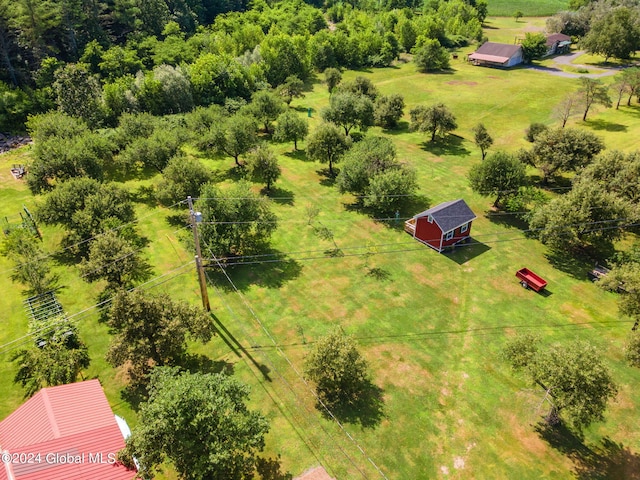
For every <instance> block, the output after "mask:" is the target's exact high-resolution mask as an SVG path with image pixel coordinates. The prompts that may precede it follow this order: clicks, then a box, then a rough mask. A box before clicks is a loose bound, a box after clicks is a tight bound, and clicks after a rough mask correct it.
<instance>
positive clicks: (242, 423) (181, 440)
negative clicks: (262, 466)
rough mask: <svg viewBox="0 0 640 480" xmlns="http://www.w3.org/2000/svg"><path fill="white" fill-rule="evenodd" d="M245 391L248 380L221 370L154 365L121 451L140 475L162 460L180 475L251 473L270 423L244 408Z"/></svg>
mask: <svg viewBox="0 0 640 480" xmlns="http://www.w3.org/2000/svg"><path fill="white" fill-rule="evenodd" d="M248 397H249V388H248V387H247V386H245V385H243V384H242V383H240V382H239V381H238V380H236V379H234V378H232V377H229V376H226V375H224V374H220V373H219V374H210V373H209V374H205V373H186V372H182V373H179V372H178V371H177V369H170V368H166V367H165V368H156V369H154V371H153V372H152V374H151V379H150V384H149V400H148V401H147V402H145V403H143V404H142V408H141V411H140V419H139V421H138V424H137V425H136V426H135V428H134V429H133V431H132V434H131V436H130V437H129V438H128V439H127V445H126V449H125V450H124V455H123V457H124V459H128V462H127V463H129V462H130V463H131V464H133V461H132V458H134V457H135V458H136V459H137V460H138V461H139V464H140V471H139V474H140V475H141V477H142V478H143V479H151V478H154V475H155V473H156V471H157V470H158V467H159V466H160V465H161V464H162V463H163V462H165V461H169V462H171V464H172V465H174V467H175V469H176V471H177V472H178V475H179V476H180V478H183V479H185V480H202V479H206V478H218V479H223V478H224V479H225V480H243V479H247V478H253V473H254V468H255V465H256V453H257V452H259V451H261V450H262V449H263V448H264V436H265V435H266V433H267V432H268V430H269V424H268V422H267V420H266V418H265V417H264V416H263V415H261V414H260V413H259V412H256V411H252V410H249V409H248V408H247V405H246V402H247V400H248Z"/></svg>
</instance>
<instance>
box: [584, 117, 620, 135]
mask: <svg viewBox="0 0 640 480" xmlns="http://www.w3.org/2000/svg"><path fill="white" fill-rule="evenodd" d="M584 123H585V124H586V125H588V126H590V127H591V128H593V129H594V130H605V131H607V132H626V131H627V126H626V125H622V124H620V123H613V122H608V121H606V120H602V119H601V118H599V119H594V120H587V121H586V122H584Z"/></svg>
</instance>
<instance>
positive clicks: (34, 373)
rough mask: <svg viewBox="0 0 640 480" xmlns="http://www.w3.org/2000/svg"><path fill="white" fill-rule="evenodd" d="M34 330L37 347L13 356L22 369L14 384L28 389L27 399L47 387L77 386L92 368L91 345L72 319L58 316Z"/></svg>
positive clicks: (33, 327)
mask: <svg viewBox="0 0 640 480" xmlns="http://www.w3.org/2000/svg"><path fill="white" fill-rule="evenodd" d="M30 331H31V332H32V333H33V334H34V335H36V339H37V340H36V345H35V346H32V347H31V348H28V349H20V350H18V351H17V352H15V353H14V354H13V355H12V357H11V360H12V361H14V362H16V363H17V366H18V371H17V372H16V375H15V377H14V379H13V381H14V382H15V383H20V384H21V385H22V386H23V387H24V388H25V390H26V391H25V397H30V396H32V395H33V394H35V393H36V392H38V390H40V389H41V388H44V387H53V386H56V385H64V384H67V383H73V382H75V381H76V380H77V379H78V375H80V372H81V371H82V370H83V369H85V368H88V367H89V364H90V359H89V352H88V349H87V346H86V345H85V344H84V342H83V341H82V340H81V339H80V337H79V336H78V330H77V329H76V327H75V326H74V325H73V324H72V323H71V322H70V321H69V320H66V319H64V318H62V319H61V318H60V317H54V318H53V319H50V320H45V321H44V322H42V321H41V322H39V323H38V324H37V325H31V326H30Z"/></svg>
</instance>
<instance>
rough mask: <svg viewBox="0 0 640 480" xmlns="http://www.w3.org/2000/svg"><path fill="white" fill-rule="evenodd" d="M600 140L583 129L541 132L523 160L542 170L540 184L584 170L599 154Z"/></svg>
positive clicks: (602, 146)
mask: <svg viewBox="0 0 640 480" xmlns="http://www.w3.org/2000/svg"><path fill="white" fill-rule="evenodd" d="M603 148H604V143H603V141H602V139H601V138H600V137H598V136H596V135H594V134H593V133H591V132H589V131H586V130H578V129H573V128H554V129H548V130H546V131H544V132H543V133H540V134H539V135H538V136H537V137H536V140H535V142H534V143H533V148H532V150H531V152H529V154H528V155H524V156H523V161H525V163H529V164H530V165H532V166H535V167H537V168H539V169H540V170H541V171H542V183H545V184H546V183H547V182H548V181H549V179H550V178H551V177H552V176H553V175H555V174H556V173H559V172H571V171H577V170H579V169H581V168H584V167H586V166H587V165H588V164H589V163H591V161H592V160H593V159H594V157H595V156H596V155H597V154H598V153H600V151H602V149H603Z"/></svg>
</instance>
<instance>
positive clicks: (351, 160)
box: [336, 136, 400, 196]
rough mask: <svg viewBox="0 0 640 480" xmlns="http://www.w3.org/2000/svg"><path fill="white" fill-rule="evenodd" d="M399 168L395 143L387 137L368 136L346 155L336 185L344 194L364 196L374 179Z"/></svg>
mask: <svg viewBox="0 0 640 480" xmlns="http://www.w3.org/2000/svg"><path fill="white" fill-rule="evenodd" d="M397 168H400V163H399V162H398V160H397V159H396V148H395V146H394V144H393V142H392V141H391V140H389V139H388V138H385V137H374V136H367V137H365V138H363V139H362V140H361V141H360V142H358V143H356V144H355V145H354V146H353V147H352V148H351V150H349V152H347V154H346V155H345V158H344V159H343V162H342V169H341V170H340V174H339V175H338V178H337V181H336V183H337V186H338V189H339V190H340V191H341V192H342V193H345V192H349V193H352V194H354V195H358V196H363V195H366V194H367V191H368V189H369V184H370V182H371V179H372V177H374V176H375V175H377V174H379V173H382V172H385V171H388V170H393V169H397Z"/></svg>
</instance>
